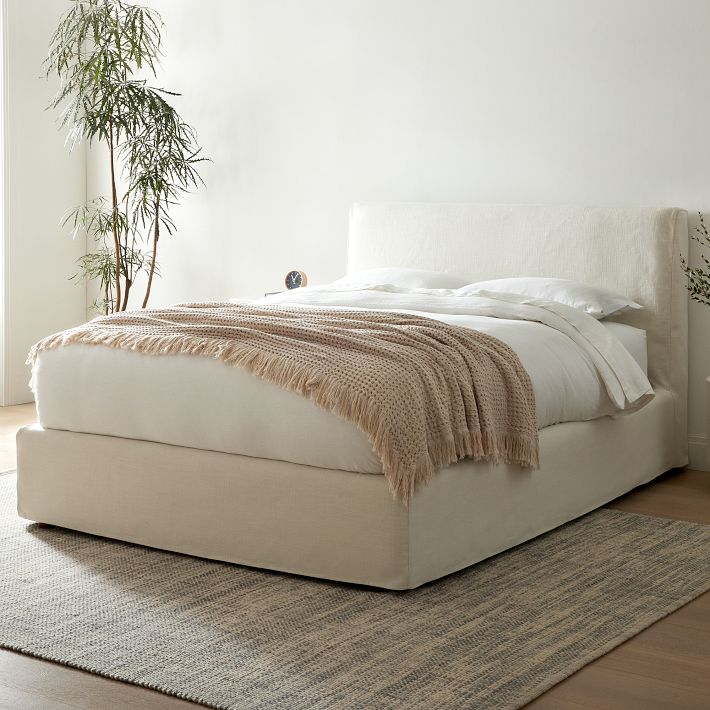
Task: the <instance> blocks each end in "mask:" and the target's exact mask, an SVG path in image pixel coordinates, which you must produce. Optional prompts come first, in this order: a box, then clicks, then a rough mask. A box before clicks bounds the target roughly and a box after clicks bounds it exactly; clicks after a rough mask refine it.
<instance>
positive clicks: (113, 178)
mask: <svg viewBox="0 0 710 710" xmlns="http://www.w3.org/2000/svg"><path fill="white" fill-rule="evenodd" d="M108 136H109V139H108V149H109V157H110V159H111V201H112V203H113V219H112V222H113V248H114V249H115V251H116V300H115V301H114V305H113V312H114V313H116V312H117V311H120V310H121V241H120V237H119V235H118V225H117V224H116V209H117V207H118V192H117V191H116V167H115V163H114V155H113V128H110V129H109V134H108Z"/></svg>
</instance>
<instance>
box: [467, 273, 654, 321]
mask: <svg viewBox="0 0 710 710" xmlns="http://www.w3.org/2000/svg"><path fill="white" fill-rule="evenodd" d="M479 290H481V291H496V292H498V293H514V294H517V295H520V296H530V297H531V298H544V299H546V300H548V301H557V302H558V303H564V304H566V305H568V306H572V308H577V309H579V310H580V311H584V312H585V313H588V314H589V315H590V316H593V317H594V318H596V319H597V320H601V319H602V318H607V317H608V316H610V315H612V314H615V313H616V314H618V313H621V312H623V311H627V310H636V309H638V308H643V306H641V305H639V304H638V303H636V302H634V301H632V300H630V299H628V298H626V296H622V295H621V294H620V293H616V292H615V291H611V290H610V289H608V288H600V287H598V286H589V285H587V284H582V283H579V282H577V281H569V280H568V279H546V278H541V277H534V276H528V277H522V278H510V279H493V280H491V281H478V282H476V283H473V284H469V285H468V286H466V288H462V289H459V291H460V292H470V291H479ZM462 295H463V294H462Z"/></svg>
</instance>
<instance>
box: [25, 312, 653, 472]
mask: <svg viewBox="0 0 710 710" xmlns="http://www.w3.org/2000/svg"><path fill="white" fill-rule="evenodd" d="M423 315H427V316H429V317H435V318H436V317H439V316H438V315H437V314H434V313H424V314H423ZM441 319H442V320H447V321H449V322H456V323H460V324H465V325H466V326H468V327H474V328H476V329H480V330H482V331H484V332H487V333H490V334H491V335H493V336H495V337H497V338H500V339H501V340H503V341H504V342H506V343H507V344H508V345H510V346H511V347H512V348H513V349H514V350H515V352H516V353H517V354H518V356H519V357H520V359H521V361H522V363H523V365H524V367H525V368H526V370H527V371H528V373H529V374H530V377H531V380H532V383H533V388H534V390H535V396H536V404H537V416H538V423H539V426H540V427H541V428H542V427H546V426H549V425H551V424H556V423H559V422H566V421H584V420H589V419H594V418H596V417H599V416H603V415H606V414H612V413H614V412H615V411H617V408H616V407H615V406H614V405H613V404H612V402H611V400H610V399H609V396H608V395H607V391H606V388H605V386H604V383H603V382H602V380H601V378H600V375H599V373H598V371H597V369H596V367H595V365H594V363H593V362H592V360H591V358H590V357H589V356H588V355H587V354H586V353H585V352H584V351H583V350H581V349H580V347H579V346H578V345H577V344H575V343H574V342H573V341H572V339H571V338H569V337H568V336H566V335H565V334H563V333H561V332H559V331H557V330H554V329H553V328H550V327H548V326H546V325H543V324H541V323H537V322H532V321H521V320H507V319H503V318H489V317H484V316H466V317H465V318H464V319H462V318H460V317H456V318H455V319H452V318H451V317H445V316H441ZM603 325H604V327H605V328H606V329H607V330H608V331H609V332H611V333H613V335H614V336H616V338H618V339H619V340H620V341H621V342H622V343H623V345H624V346H625V347H626V349H627V350H628V351H629V352H630V354H631V355H632V356H633V358H634V359H635V360H636V362H637V363H638V364H639V366H640V367H641V369H642V370H643V371H644V372H645V371H646V336H645V332H644V331H641V330H639V329H637V328H632V327H631V326H627V325H623V324H620V323H611V322H604V323H603ZM34 388H35V396H36V400H37V411H38V416H39V421H40V424H41V425H42V427H44V428H45V429H63V430H69V431H75V432H84V433H90V434H107V435H111V436H118V437H125V438H130V439H142V440H147V441H157V442H162V443H166V444H175V445H178V446H188V447H192V448H197V449H207V450H213V451H222V452H226V453H233V454H243V455H247V456H255V457H259V458H270V459H280V460H283V461H291V462H293V463H301V464H308V465H312V466H319V467H322V468H333V469H341V470H345V471H357V472H362V473H381V471H382V467H381V463H380V461H379V459H378V458H377V456H376V455H375V454H374V452H373V451H372V448H371V446H370V443H369V441H368V439H367V437H366V435H365V434H364V433H363V432H362V431H360V430H359V429H357V428H356V427H355V426H354V425H353V424H351V423H349V422H347V421H345V420H343V419H340V418H338V417H337V416H335V415H333V414H330V413H329V412H326V411H325V410H321V409H318V408H317V407H316V406H315V405H313V404H312V403H311V402H310V401H309V400H307V399H304V398H303V397H301V396H299V395H297V394H294V393H292V392H287V391H284V390H281V389H279V388H278V387H276V386H275V385H272V384H270V383H268V382H265V381H263V380H260V379H258V378H256V377H254V376H252V375H250V374H249V373H247V372H245V371H243V370H240V369H238V368H235V367H233V366H228V365H225V364H223V363H221V362H219V361H214V360H210V359H207V358H200V357H194V356H187V355H170V356H162V357H155V356H149V355H142V354H140V353H137V352H133V351H128V350H119V349H114V348H109V347H105V346H98V345H83V344H74V345H69V346H64V347H60V348H57V349H55V350H46V351H43V352H41V353H40V355H39V358H38V360H37V363H36V366H35V372H34ZM195 475H199V471H196V472H195Z"/></svg>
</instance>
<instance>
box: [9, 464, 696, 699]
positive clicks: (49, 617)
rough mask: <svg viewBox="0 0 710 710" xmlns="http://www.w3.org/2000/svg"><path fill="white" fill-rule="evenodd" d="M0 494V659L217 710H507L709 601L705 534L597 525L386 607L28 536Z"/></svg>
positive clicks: (297, 581)
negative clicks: (3, 654) (7, 655)
mask: <svg viewBox="0 0 710 710" xmlns="http://www.w3.org/2000/svg"><path fill="white" fill-rule="evenodd" d="M14 488H15V476H14V475H12V474H10V475H3V476H0V604H1V605H2V606H1V607H0V608H1V609H2V612H1V614H0V646H4V647H5V648H9V649H13V650H16V651H21V652H23V653H27V654H31V655H34V656H38V657H40V658H45V659H49V660H52V661H57V662H59V663H63V664H66V665H69V666H74V667H76V668H81V669H84V670H87V671H91V672H93V673H97V674H100V675H104V676H107V677H109V678H115V679H118V680H123V681H127V682H129V683H135V684H138V685H142V686H146V687H148V688H153V689H156V690H160V691H163V692H165V693H168V694H171V695H175V696H178V697H180V698H185V699H188V700H193V701H195V702H199V703H203V704H204V705H207V706H211V707H215V708H235V709H236V708H238V709H239V710H252V709H258V710H267V709H268V710H277V709H284V710H286V709H288V710H306V709H308V710H334V709H335V710H345V709H348V710H350V709H355V708H359V709H370V708H371V709H373V710H375V709H377V710H385V709H387V708H393V709H394V708H397V709H398V710H401V708H407V709H408V710H415V709H419V708H421V709H426V710H430V709H431V708H439V709H444V708H446V709H448V708H451V709H454V708H456V709H457V710H459V709H461V708H475V709H476V710H483V709H489V708H497V709H503V708H505V709H511V708H518V707H520V706H522V705H524V704H525V703H527V702H529V701H530V700H532V699H534V698H535V697H537V696H538V695H540V694H541V693H542V692H544V691H545V690H546V689H548V688H550V687H551V686H552V685H554V684H555V683H557V682H559V681H560V680H562V679H563V678H565V677H567V676H569V675H571V674H572V673H573V672H574V671H575V670H577V669H578V668H580V667H581V666H583V665H585V664H586V663H589V662H590V661H592V660H593V659H595V658H597V657H598V656H600V655H602V654H603V653H605V652H606V651H608V650H610V649H612V648H613V647H614V646H617V645H618V644H620V643H621V642H622V641H624V640H625V639H627V638H629V637H631V636H633V635H634V634H636V633H638V632H639V631H641V630H642V629H644V628H646V627H647V626H649V625H650V624H652V623H653V622H654V621H656V620H658V619H660V618H662V617H663V616H666V615H667V614H669V613H670V612H672V611H674V610H675V609H677V608H678V607H680V606H682V605H683V604H685V603H686V602H688V601H690V600H691V599H693V598H694V597H696V596H698V595H699V594H701V593H702V592H704V591H706V590H707V589H708V588H710V526H704V525H699V524H694V523H684V522H678V521H673V520H665V519H658V518H651V517H646V516H641V515H633V514H628V513H622V512H618V511H613V510H600V511H597V512H594V513H592V514H590V515H587V516H585V517H584V518H582V519H580V520H578V521H576V522H573V523H570V524H568V525H565V526H564V527H562V528H559V529H557V530H555V531H553V532H550V533H548V534H546V535H544V536H542V537H540V538H537V539H536V540H533V541H531V542H529V543H526V544H524V545H521V546H519V547H517V548H515V549H513V550H510V551H508V552H505V553H503V554H501V555H498V556H497V557H494V558H492V559H490V560H488V561H486V562H483V563H481V564H479V565H476V566H475V567H473V568H469V569H467V570H464V571H463V572H459V573H457V574H454V575H451V576H449V577H447V578H445V579H443V580H440V581H438V582H433V583H431V584H428V585H426V586H424V587H421V588H419V589H416V590H413V591H409V592H387V591H378V590H375V589H370V588H365V587H356V586H350V585H346V584H336V583H329V582H324V581H317V580H311V579H306V578H302V577H295V576H291V575H286V574H279V573H271V572H264V571H259V570H254V569H249V568H245V567H239V566H236V565H230V564H222V563H218V562H209V561H206V560H201V559H197V558H193V557H188V556H185V555H179V554H172V553H168V552H160V551H157V550H152V549H148V548H145V547H140V546H137V545H131V544H125V543H120V542H114V541H110V540H106V539H104V538H97V537H92V536H90V535H83V534H80V533H75V532H71V531H68V530H63V529H59V528H39V527H38V526H36V525H34V524H28V523H27V522H25V521H22V520H20V519H19V518H18V517H17V515H16V513H15V493H14ZM343 554H344V555H346V554H347V550H343Z"/></svg>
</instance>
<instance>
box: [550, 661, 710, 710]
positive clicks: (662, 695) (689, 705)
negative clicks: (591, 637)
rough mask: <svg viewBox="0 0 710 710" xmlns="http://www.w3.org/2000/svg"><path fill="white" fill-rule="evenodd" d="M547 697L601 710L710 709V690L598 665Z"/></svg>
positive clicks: (571, 679) (581, 672)
mask: <svg viewBox="0 0 710 710" xmlns="http://www.w3.org/2000/svg"><path fill="white" fill-rule="evenodd" d="M548 693H549V694H550V695H551V697H554V698H559V699H562V700H569V701H571V702H576V703H579V704H580V705H586V706H588V707H592V708H598V709H599V710H630V709H632V708H638V709H639V710H641V709H643V710H669V709H670V708H683V710H707V709H708V708H709V707H710V688H708V690H707V691H697V690H695V689H691V688H687V687H684V686H683V685H682V684H676V683H669V682H667V681H665V680H659V679H657V678H649V677H646V676H640V675H635V674H633V673H624V672H620V671H617V670H613V669H610V668H603V667H601V666H600V665H599V661H597V662H595V663H593V664H591V665H589V666H587V667H586V668H583V669H582V671H580V672H579V673H575V674H574V675H572V676H570V677H569V678H567V679H566V680H563V681H562V682H561V683H559V684H558V685H556V686H555V687H554V688H552V690H550V691H548ZM543 697H545V696H543Z"/></svg>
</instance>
